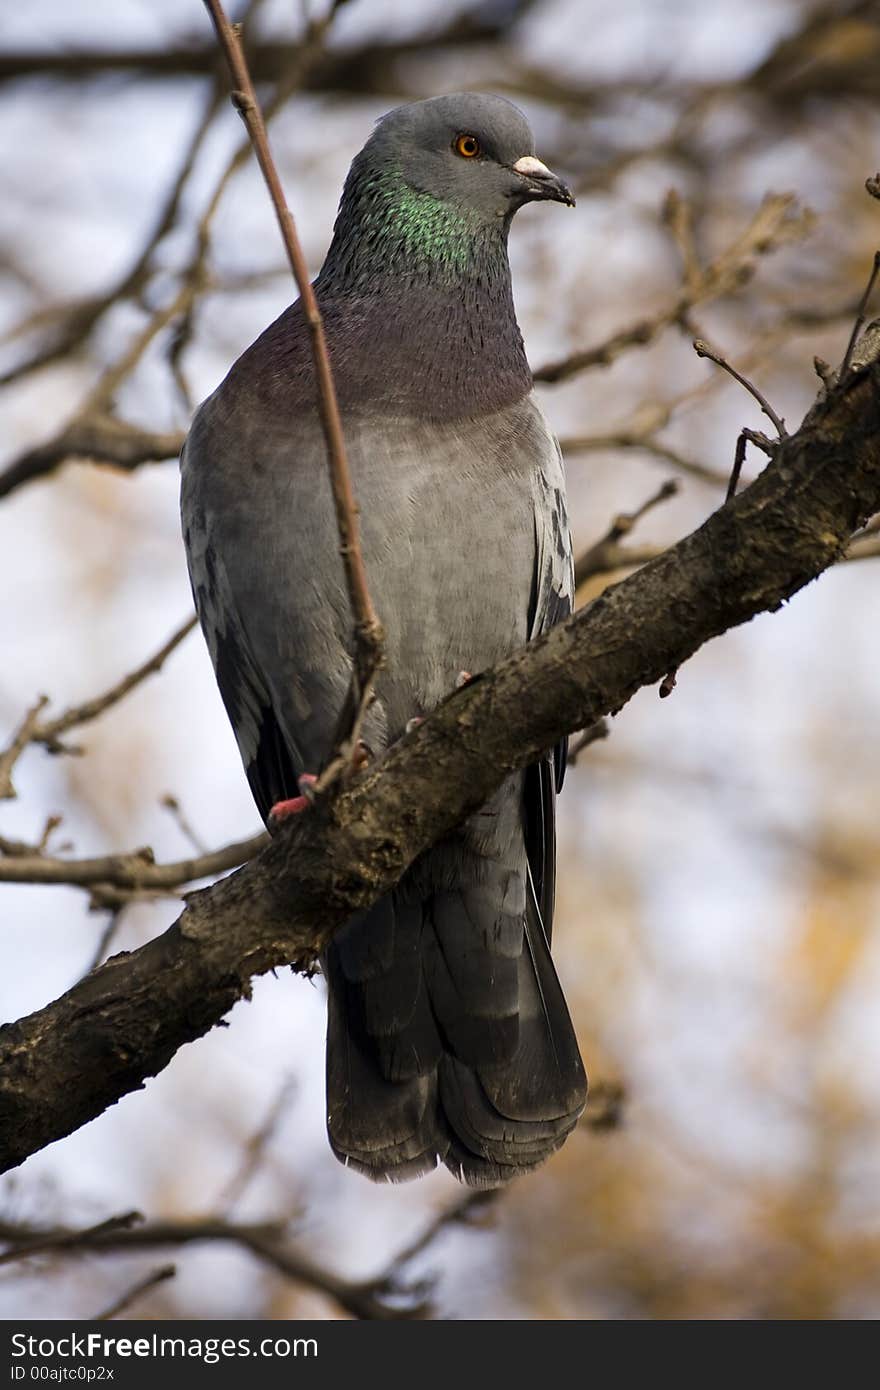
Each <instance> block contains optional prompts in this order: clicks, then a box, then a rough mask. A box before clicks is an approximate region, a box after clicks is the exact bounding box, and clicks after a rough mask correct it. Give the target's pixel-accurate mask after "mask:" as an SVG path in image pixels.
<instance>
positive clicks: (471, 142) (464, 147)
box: [454, 135, 480, 159]
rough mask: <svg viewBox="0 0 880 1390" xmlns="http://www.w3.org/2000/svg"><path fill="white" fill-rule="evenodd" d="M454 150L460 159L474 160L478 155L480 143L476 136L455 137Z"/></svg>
mask: <svg viewBox="0 0 880 1390" xmlns="http://www.w3.org/2000/svg"><path fill="white" fill-rule="evenodd" d="M454 149H455V153H456V154H460V155H461V157H462V159H474V158H475V157H476V156H477V155H478V154H479V153H480V142H479V140H478V139H477V137H476V135H457V136H456V137H455V146H454Z"/></svg>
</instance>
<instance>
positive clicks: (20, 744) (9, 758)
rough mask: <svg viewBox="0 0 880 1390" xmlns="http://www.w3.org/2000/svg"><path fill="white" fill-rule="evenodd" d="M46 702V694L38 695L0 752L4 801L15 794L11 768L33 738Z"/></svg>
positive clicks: (0, 789) (0, 785) (0, 786)
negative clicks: (7, 744) (7, 743)
mask: <svg viewBox="0 0 880 1390" xmlns="http://www.w3.org/2000/svg"><path fill="white" fill-rule="evenodd" d="M48 703H49V697H48V695H40V697H39V698H38V700H37V701H36V703H35V704H34V705H32V706H31V708H30V709H29V710H28V712H27V714H26V715H25V717H24V719H23V720H22V721H21V723H20V724H19V726H18V728H17V729H16V731H15V733H14V734H13V735H12V739H11V740H10V743H9V746H8V747H7V748H5V749H4V750H3V752H2V753H0V799H2V800H4V801H9V800H11V799H12V797H14V796H15V787H14V785H13V782H12V769H13V768H14V767H15V764H16V763H17V762H18V759H19V758H20V757H21V754H22V753H23V752H24V750H25V748H27V746H28V744H29V743H30V742H31V740H32V739H33V736H34V729H36V727H37V723H38V721H39V718H40V714H41V713H42V711H43V710H44V709H45V708H46V706H47V704H48Z"/></svg>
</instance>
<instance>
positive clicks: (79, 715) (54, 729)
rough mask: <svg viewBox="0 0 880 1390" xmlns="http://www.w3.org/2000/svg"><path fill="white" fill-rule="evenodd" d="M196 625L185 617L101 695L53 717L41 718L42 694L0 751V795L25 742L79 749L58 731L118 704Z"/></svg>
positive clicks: (8, 788) (10, 790) (8, 794)
mask: <svg viewBox="0 0 880 1390" xmlns="http://www.w3.org/2000/svg"><path fill="white" fill-rule="evenodd" d="M195 625H196V618H195V616H193V617H191V618H187V620H186V622H185V623H183V624H182V625H181V626H180V627H179V628H178V629H177V631H176V632H174V633H172V635H171V637H169V639H168V641H167V642H165V643H164V644H163V645H162V646H161V647H160V648H159V650H158V651H157V652H156V653H155V655H154V656H151V657H150V658H149V659H148V660H147V661H145V662H143V664H142V665H140V666H137V667H136V668H135V670H134V671H131V672H129V674H128V675H126V676H123V677H122V679H121V680H120V681H117V682H116V684H115V685H112V686H111V687H110V689H109V690H107V691H105V692H104V694H103V695H97V696H95V697H94V699H91V700H86V701H84V702H83V704H81V705H72V706H71V707H70V708H69V709H67V710H65V711H64V713H63V714H59V715H58V716H57V717H56V718H55V719H47V720H45V721H41V720H40V714H41V713H42V711H43V710H44V709H45V707H46V705H47V704H48V703H49V701H48V697H47V696H45V695H41V696H40V698H39V700H38V701H37V702H36V704H35V705H34V707H33V708H32V709H31V710H29V711H28V713H27V714H26V715H25V718H24V720H23V721H22V723H21V724H20V726H19V728H18V729H17V731H16V733H15V734H14V735H13V738H12V741H11V743H10V744H9V746H8V748H6V749H5V751H4V752H3V753H0V799H6V800H9V799H10V798H12V797H14V796H15V794H16V793H15V787H14V785H13V782H12V771H13V768H14V767H15V764H16V762H17V761H18V759H19V758H20V757H21V755H22V753H23V752H24V750H25V748H27V746H28V744H30V743H42V744H43V745H44V746H45V747H46V748H48V750H49V752H50V753H81V752H82V749H81V748H78V747H76V746H75V745H73V744H64V743H61V742H60V738H61V735H62V734H66V733H67V732H68V730H69V729H75V728H77V727H78V726H79V725H80V724H88V723H91V721H92V720H93V719H97V718H98V716H99V715H101V714H103V713H104V711H105V710H108V709H110V708H111V706H113V705H116V704H118V703H119V701H120V700H122V699H124V698H125V696H126V695H128V694H130V693H131V691H132V690H134V689H136V687H137V686H139V685H140V684H141V682H142V681H145V680H146V679H147V677H148V676H151V675H153V674H154V673H155V672H157V671H160V670H161V669H162V667H163V665H164V664H165V662H166V661H167V660H168V657H169V656H170V655H171V653H172V652H173V651H174V650H175V648H176V647H178V646H180V643H181V642H182V641H183V639H184V637H186V636H187V634H188V633H190V632H192V630H193V628H194V627H195Z"/></svg>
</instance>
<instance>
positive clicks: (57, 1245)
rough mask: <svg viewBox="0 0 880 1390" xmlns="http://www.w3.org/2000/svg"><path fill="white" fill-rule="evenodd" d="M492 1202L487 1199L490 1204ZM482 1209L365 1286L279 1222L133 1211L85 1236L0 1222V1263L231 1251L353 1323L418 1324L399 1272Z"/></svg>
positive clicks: (432, 1233)
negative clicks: (171, 1217)
mask: <svg viewBox="0 0 880 1390" xmlns="http://www.w3.org/2000/svg"><path fill="white" fill-rule="evenodd" d="M492 1195H494V1194H489V1196H490V1197H491V1196H492ZM486 1204H487V1196H486V1194H483V1193H479V1194H470V1195H469V1196H467V1197H465V1198H463V1199H459V1200H458V1201H456V1202H454V1203H453V1204H452V1205H451V1206H450V1207H448V1208H447V1209H446V1210H445V1211H443V1212H441V1213H440V1215H439V1216H437V1217H435V1218H434V1219H433V1220H431V1221H430V1222H429V1223H428V1225H427V1226H426V1228H425V1230H424V1231H423V1232H422V1234H421V1235H420V1236H419V1237H418V1238H417V1239H416V1240H414V1241H413V1242H411V1243H410V1244H409V1245H407V1246H405V1247H404V1248H403V1249H402V1250H400V1251H399V1252H398V1253H397V1254H395V1255H393V1256H392V1257H391V1259H390V1260H389V1261H388V1263H387V1264H386V1266H385V1267H384V1268H383V1269H382V1270H381V1271H380V1273H378V1274H377V1275H375V1276H374V1277H373V1278H372V1279H365V1280H361V1281H353V1280H349V1279H343V1278H341V1277H340V1276H339V1275H336V1274H334V1273H333V1272H332V1271H331V1270H328V1269H326V1268H324V1267H322V1266H321V1265H318V1264H316V1263H315V1262H314V1261H313V1260H312V1259H311V1258H310V1257H309V1256H308V1255H307V1254H306V1253H305V1251H303V1250H302V1249H300V1248H299V1247H298V1246H297V1245H295V1244H294V1243H293V1242H292V1241H291V1240H290V1239H289V1237H288V1234H287V1226H288V1224H289V1223H287V1222H276V1221H271V1222H263V1223H244V1222H232V1221H227V1220H226V1219H225V1218H224V1217H222V1216H207V1217H204V1218H202V1219H199V1220H194V1221H153V1222H147V1223H143V1224H136V1223H141V1222H142V1218H141V1217H140V1215H139V1214H138V1213H137V1212H129V1213H126V1214H125V1215H124V1216H121V1217H113V1218H111V1219H110V1220H109V1221H103V1222H101V1223H100V1224H99V1225H98V1226H91V1227H88V1228H87V1229H85V1230H76V1229H74V1228H70V1227H66V1226H57V1227H44V1228H39V1227H34V1226H28V1225H24V1224H19V1223H14V1222H9V1221H0V1241H2V1242H5V1243H6V1245H7V1246H8V1247H9V1248H8V1249H7V1251H6V1252H5V1253H4V1254H0V1263H3V1262H10V1261H12V1260H18V1259H24V1258H26V1257H28V1256H31V1255H38V1254H40V1255H42V1254H49V1253H51V1254H55V1255H59V1254H63V1255H66V1256H75V1255H79V1254H82V1253H84V1252H88V1253H89V1254H114V1253H133V1252H137V1251H140V1250H154V1249H157V1248H161V1247H163V1246H173V1247H177V1248H180V1247H185V1246H188V1245H198V1244H229V1245H237V1246H239V1247H240V1248H242V1249H244V1250H247V1251H249V1252H250V1253H251V1254H252V1255H254V1256H255V1257H256V1258H257V1259H259V1260H261V1261H262V1262H263V1263H264V1264H267V1265H269V1266H270V1267H271V1268H272V1269H274V1270H276V1271H277V1272H278V1273H279V1274H282V1275H283V1276H284V1277H285V1278H286V1279H292V1280H294V1281H295V1282H296V1283H298V1284H303V1285H305V1286H306V1287H307V1288H312V1289H315V1290H317V1291H318V1292H319V1293H322V1294H325V1295H326V1296H327V1297H328V1298H331V1299H333V1301H334V1302H335V1303H337V1304H338V1306H339V1307H340V1308H342V1309H344V1310H345V1311H346V1312H348V1313H351V1314H352V1316H353V1317H356V1318H366V1319H370V1320H379V1321H386V1320H389V1319H412V1318H425V1317H428V1316H429V1315H430V1313H431V1312H432V1306H431V1302H430V1295H431V1291H432V1290H431V1282H430V1281H425V1280H420V1281H413V1280H411V1279H408V1278H407V1276H406V1273H405V1266H406V1265H407V1264H409V1263H411V1262H412V1260H413V1259H414V1258H415V1257H416V1256H417V1255H420V1254H423V1253H424V1251H425V1250H427V1249H428V1247H429V1246H430V1245H431V1244H432V1243H433V1242H434V1241H436V1240H437V1238H438V1237H439V1236H440V1235H441V1234H442V1233H443V1232H444V1231H446V1230H448V1229H449V1228H450V1227H451V1226H454V1225H468V1226H474V1225H476V1224H477V1223H476V1221H475V1220H474V1219H473V1217H474V1213H476V1212H477V1210H483V1209H485V1207H486ZM166 1268H170V1267H166ZM157 1276H158V1272H156V1273H154V1274H153V1275H152V1276H151V1280H150V1282H147V1281H142V1282H141V1283H140V1284H138V1285H136V1286H135V1289H133V1290H129V1292H128V1293H127V1294H126V1295H125V1296H124V1298H123V1299H120V1300H119V1301H118V1302H117V1303H116V1304H113V1305H112V1306H111V1308H109V1309H108V1310H107V1311H106V1312H105V1313H104V1314H102V1317H103V1318H110V1317H114V1316H116V1315H117V1314H118V1313H119V1312H121V1311H122V1310H123V1308H124V1307H125V1306H127V1303H128V1301H130V1300H131V1299H132V1298H133V1297H134V1296H135V1294H137V1293H141V1292H144V1291H145V1290H146V1289H147V1288H148V1287H151V1286H152V1284H154V1283H158V1282H159V1279H158V1277H157ZM162 1277H163V1278H170V1277H171V1275H170V1273H165V1274H163V1275H162Z"/></svg>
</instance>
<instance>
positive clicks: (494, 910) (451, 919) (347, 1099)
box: [326, 762, 587, 1187]
mask: <svg viewBox="0 0 880 1390" xmlns="http://www.w3.org/2000/svg"><path fill="white" fill-rule="evenodd" d="M551 771H552V770H551V769H550V766H549V762H548V764H547V768H543V767H540V768H536V769H535V771H534V773H533V774H527V778H528V777H529V776H530V775H531V778H532V784H534V787H535V789H536V792H537V793H540V794H539V796H537V800H539V801H540V806H539V807H538V809H539V810H540V812H541V814H540V817H539V816H537V815H536V814H535V810H534V808H533V810H532V813H531V816H530V814H529V813H528V803H529V799H530V798H529V796H528V794H527V795H526V814H525V816H524V815H523V806H524V802H523V789H524V786H525V787H526V788H528V787H529V785H530V783H529V781H528V780H526V779H516V778H514V779H511V781H510V782H509V783H507V784H506V786H505V787H504V788H502V789H501V791H500V792H499V793H498V794H497V795H496V797H495V798H493V800H492V802H490V803H489V805H488V806H487V807H484V808H483V811H482V812H480V813H479V815H478V817H475V818H474V819H473V820H472V821H471V822H469V823H468V825H467V826H466V827H465V828H464V829H463V831H462V832H460V833H459V834H458V835H457V836H456V837H453V838H451V839H449V840H447V841H445V842H443V843H442V844H441V845H439V846H437V847H435V849H433V850H431V851H430V852H429V853H428V854H427V855H425V856H423V858H422V859H421V860H420V861H419V862H418V863H417V865H416V866H414V868H413V869H412V870H411V871H410V872H409V874H407V875H406V876H405V877H404V878H403V879H402V880H401V883H400V884H399V885H398V887H397V889H396V890H395V891H394V892H393V893H391V894H390V895H389V896H388V897H387V898H384V899H383V900H382V901H381V902H379V903H377V904H375V905H374V907H372V908H371V909H370V910H369V911H368V912H366V913H363V914H361V915H360V917H358V918H357V919H355V920H353V921H352V922H350V923H348V924H347V925H346V926H345V927H344V928H343V930H342V931H341V932H339V933H338V934H337V935H336V937H334V939H333V941H332V942H331V944H330V947H329V949H328V951H327V959H326V973H327V982H328V990H329V1018H328V1032H327V1109H328V1129H329V1133H330V1142H331V1145H332V1147H333V1149H334V1151H335V1152H336V1153H337V1155H338V1156H339V1157H341V1158H342V1159H343V1160H344V1161H345V1162H348V1163H350V1164H352V1165H353V1166H354V1167H356V1168H358V1169H359V1170H360V1171H362V1172H364V1173H366V1174H367V1175H368V1176H369V1177H372V1178H376V1179H381V1178H390V1179H391V1180H398V1179H402V1178H408V1177H414V1176H416V1175H417V1174H419V1173H423V1172H426V1171H428V1170H429V1169H430V1168H433V1167H434V1166H435V1165H436V1164H437V1163H438V1162H444V1163H446V1165H447V1167H449V1168H450V1169H451V1170H452V1171H453V1172H454V1173H456V1175H457V1176H459V1177H460V1178H462V1180H463V1181H465V1182H468V1183H470V1184H473V1185H475V1186H479V1187H485V1186H497V1185H498V1184H500V1183H503V1182H506V1181H508V1180H509V1179H510V1178H512V1177H515V1176H516V1175H517V1174H519V1173H523V1172H528V1171H530V1170H531V1169H533V1168H536V1167H537V1166H538V1165H539V1164H540V1163H543V1161H544V1160H545V1159H546V1158H547V1157H549V1155H550V1154H551V1153H553V1152H554V1151H555V1150H556V1149H558V1148H559V1147H560V1145H561V1144H562V1143H563V1141H564V1140H565V1138H566V1136H567V1135H568V1134H569V1133H570V1131H571V1130H572V1129H573V1128H574V1126H575V1125H576V1123H577V1120H578V1117H579V1116H580V1113H581V1111H582V1110H583V1107H584V1103H585V1101H586V1089H587V1081H586V1076H585V1074H584V1069H583V1064H582V1062H581V1058H580V1053H579V1051H578V1046H577V1041H576V1038H575V1034H574V1028H573V1027H572V1022H571V1018H570V1016H569V1012H568V1008H567V1007H566V1003H565V999H564V996H563V993H562V988H561V986H560V984H559V980H558V978H557V975H556V970H555V968H554V965H553V961H552V959H551V957H550V946H549V927H550V916H551V914H552V893H553V865H552V854H553V848H554V846H553V801H552V799H553V787H552V781H551V780H550V775H549V774H550V772H551ZM533 860H534V864H535V873H534V876H533V871H532V861H533ZM536 884H537V887H536Z"/></svg>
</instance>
